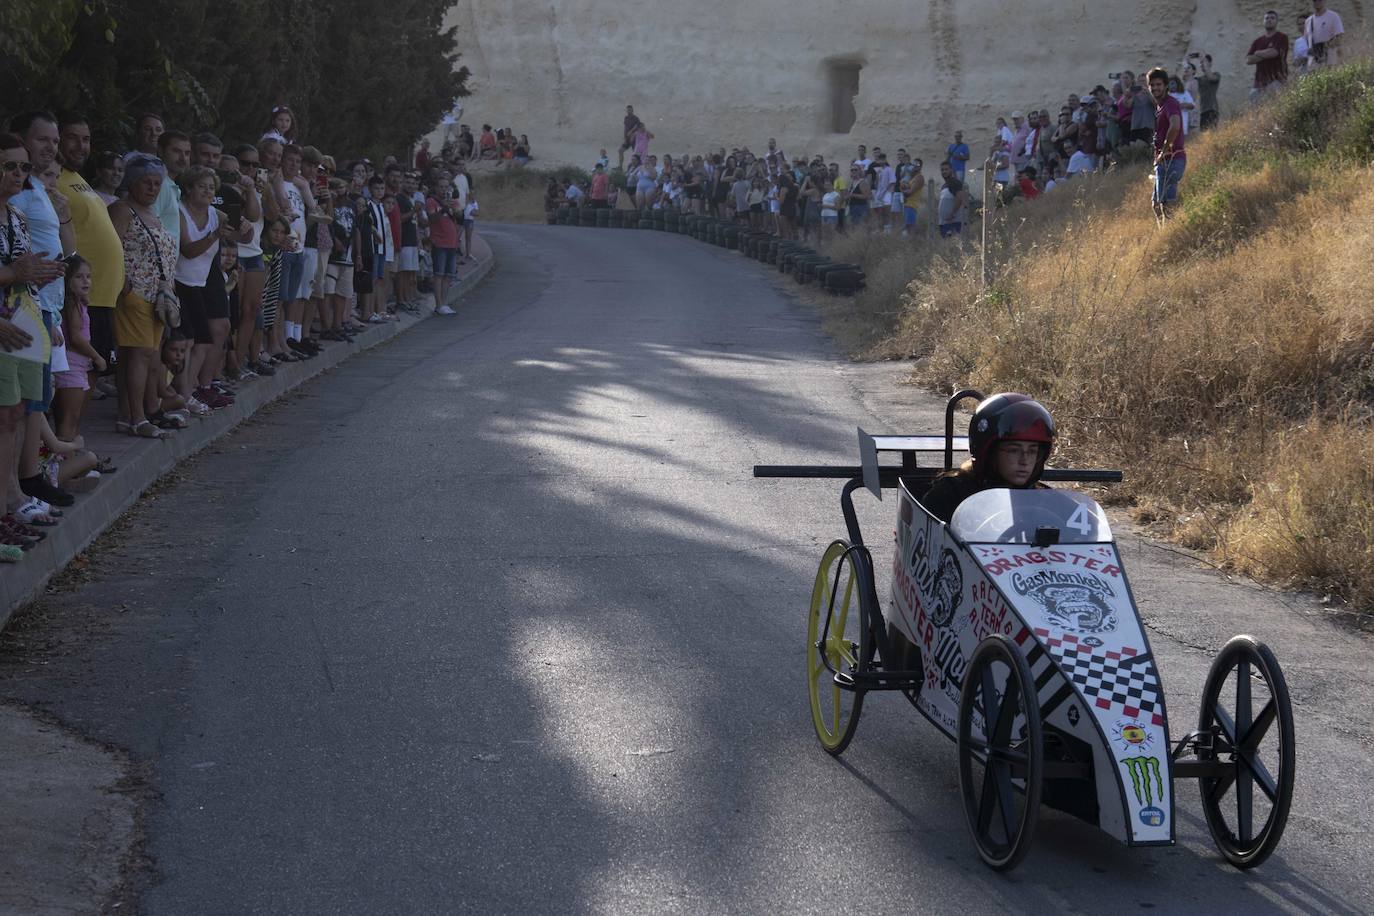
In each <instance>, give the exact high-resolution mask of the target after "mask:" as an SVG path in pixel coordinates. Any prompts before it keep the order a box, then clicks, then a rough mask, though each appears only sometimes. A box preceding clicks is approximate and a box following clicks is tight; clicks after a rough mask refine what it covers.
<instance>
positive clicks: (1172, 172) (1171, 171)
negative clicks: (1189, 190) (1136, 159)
mask: <svg viewBox="0 0 1374 916" xmlns="http://www.w3.org/2000/svg"><path fill="white" fill-rule="evenodd" d="M1187 164H1188V161H1187V160H1186V159H1170V160H1169V161H1168V162H1166V163H1164V164H1163V165H1157V166H1155V190H1154V194H1153V195H1151V198H1150V199H1151V200H1152V201H1153V202H1154V203H1157V204H1161V203H1167V204H1171V203H1173V202H1174V201H1176V200H1178V183H1179V182H1180V181H1181V180H1183V169H1184V167H1185V166H1187Z"/></svg>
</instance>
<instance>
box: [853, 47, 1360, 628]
mask: <svg viewBox="0 0 1374 916" xmlns="http://www.w3.org/2000/svg"><path fill="white" fill-rule="evenodd" d="M1371 87H1374V65H1371V64H1368V63H1364V64H1356V65H1352V66H1350V67H1346V68H1343V69H1342V70H1341V71H1334V72H1331V73H1329V74H1323V75H1321V76H1320V77H1309V78H1307V79H1304V80H1303V81H1302V83H1301V84H1299V87H1298V88H1297V89H1295V90H1294V91H1292V92H1290V93H1288V94H1287V95H1286V96H1284V97H1281V98H1280V99H1278V100H1276V102H1275V104H1273V105H1272V106H1270V107H1268V108H1266V109H1264V110H1262V111H1259V112H1256V113H1254V114H1252V115H1251V116H1249V117H1247V118H1243V119H1240V120H1238V121H1236V122H1234V123H1232V124H1230V125H1228V126H1227V127H1226V128H1224V129H1223V130H1221V131H1219V132H1217V133H1215V134H1213V135H1212V136H1210V137H1207V138H1205V139H1202V140H1201V141H1200V142H1197V143H1195V144H1192V145H1190V148H1189V175H1188V177H1187V178H1186V179H1185V182H1184V186H1183V191H1182V197H1183V204H1182V207H1181V210H1180V212H1179V214H1178V215H1177V217H1176V218H1175V219H1173V220H1172V221H1170V223H1169V224H1168V225H1166V226H1165V227H1163V228H1159V227H1157V226H1156V224H1155V221H1154V218H1153V215H1152V214H1151V211H1150V204H1149V187H1148V183H1147V168H1146V164H1145V163H1133V164H1130V165H1126V166H1123V167H1122V168H1121V169H1119V170H1118V171H1117V172H1116V173H1115V174H1109V175H1104V176H1100V177H1097V178H1094V179H1090V180H1089V181H1088V182H1085V183H1084V184H1083V185H1079V186H1074V187H1072V190H1073V192H1074V193H1072V194H1069V193H1061V192H1060V191H1056V192H1055V193H1054V194H1052V195H1049V196H1048V197H1047V198H1045V199H1042V200H1041V201H1036V202H1032V203H1030V204H1019V205H1015V206H1013V207H1012V208H1010V209H1008V210H1006V211H1003V212H1001V213H1000V214H999V225H998V226H997V229H996V233H995V238H996V239H997V245H996V252H995V255H996V256H995V258H994V261H995V262H996V263H995V264H994V270H993V273H992V281H991V283H990V284H989V285H988V287H987V288H986V289H984V288H983V286H982V282H981V272H980V270H979V258H978V252H977V250H976V249H973V250H972V253H965V254H962V255H961V254H960V253H959V251H958V249H957V248H956V247H953V246H944V256H939V255H930V256H927V257H926V258H925V260H924V262H921V263H918V264H917V270H915V271H908V272H907V273H908V276H910V275H915V276H916V279H915V280H913V281H911V282H910V283H909V284H907V285H906V287H905V290H904V292H903V293H902V294H901V296H900V305H899V307H898V308H897V309H896V310H895V311H894V310H892V309H891V308H890V306H885V305H874V306H869V307H867V308H865V309H864V311H863V312H861V313H860V315H861V316H862V315H867V316H871V317H872V319H873V320H875V321H882V320H884V319H886V318H887V317H888V316H889V315H892V316H893V318H894V320H893V322H892V323H891V324H887V325H884V327H883V328H882V329H880V330H879V331H874V332H871V333H870V335H869V336H870V337H871V338H879V337H881V336H882V334H881V333H880V332H881V331H891V336H890V338H889V339H888V340H887V342H886V343H885V344H884V346H886V347H887V348H888V349H889V351H890V352H892V353H900V354H903V355H915V356H918V357H920V358H921V359H920V362H919V363H918V370H917V379H918V380H919V381H921V382H923V383H925V384H928V385H931V386H934V387H938V388H941V389H944V390H949V389H950V388H953V387H959V386H962V385H965V384H970V383H971V384H973V385H975V386H977V387H980V388H983V389H984V390H1008V389H1011V390H1024V391H1030V392H1034V393H1036V394H1037V395H1038V396H1039V397H1041V398H1043V399H1044V400H1046V402H1047V403H1049V404H1050V405H1052V408H1053V409H1054V411H1055V413H1056V416H1057V417H1059V418H1060V419H1061V421H1062V427H1063V431H1064V441H1063V451H1064V453H1065V455H1066V458H1067V460H1071V461H1074V462H1084V463H1088V462H1091V463H1102V464H1112V465H1117V466H1121V467H1123V468H1124V469H1125V470H1126V471H1127V478H1128V480H1129V481H1130V483H1129V484H1128V486H1127V487H1126V489H1125V496H1126V497H1127V498H1129V499H1131V500H1133V501H1135V502H1136V503H1137V504H1138V505H1140V506H1142V507H1143V511H1144V512H1145V513H1146V514H1148V515H1150V516H1152V517H1155V518H1163V519H1166V520H1169V521H1172V522H1173V530H1174V533H1175V534H1176V535H1177V536H1179V537H1180V538H1181V539H1182V540H1184V541H1186V542H1189V543H1191V544H1193V545H1196V546H1202V547H1206V548H1210V549H1212V550H1214V551H1216V554H1217V555H1218V556H1219V557H1220V558H1221V559H1222V560H1223V561H1225V562H1228V563H1231V564H1233V565H1235V566H1237V567H1239V568H1243V569H1245V570H1247V571H1250V572H1253V573H1257V574H1260V575H1263V576H1269V577H1273V578H1276V579H1283V580H1287V581H1296V582H1303V583H1308V584H1312V585H1317V586H1320V587H1321V588H1323V589H1326V590H1329V591H1331V592H1333V593H1337V594H1342V595H1345V596H1348V597H1350V598H1351V599H1352V600H1354V601H1356V602H1358V603H1359V604H1360V605H1361V606H1362V607H1364V608H1374V562H1371V556H1372V552H1374V433H1371V429H1370V415H1371V411H1370V405H1371V403H1374V355H1371V354H1374V259H1371V258H1370V256H1369V252H1370V251H1371V250H1374V168H1371V167H1370V165H1369V163H1368V162H1367V158H1368V156H1369V154H1370V151H1371V147H1374V129H1371V128H1374V88H1371ZM895 269H896V268H894V270H895ZM899 274H900V271H897V275H899ZM870 276H871V277H874V276H881V277H883V278H884V279H883V281H882V284H881V286H882V290H881V293H878V292H877V291H872V292H874V293H875V295H880V296H884V297H885V296H889V295H891V288H892V286H893V285H894V282H895V281H894V280H893V279H892V277H893V274H889V273H887V272H885V271H884V267H883V265H875V266H874V267H873V268H871V269H870ZM877 285H878V284H875V286H877ZM856 320H857V319H856ZM893 328H895V330H891V329H893ZM850 336H853V335H850ZM842 339H843V337H842ZM1314 436H1320V437H1321V440H1322V441H1321V442H1315V441H1313V437H1314ZM1352 516H1358V517H1357V518H1356V517H1352Z"/></svg>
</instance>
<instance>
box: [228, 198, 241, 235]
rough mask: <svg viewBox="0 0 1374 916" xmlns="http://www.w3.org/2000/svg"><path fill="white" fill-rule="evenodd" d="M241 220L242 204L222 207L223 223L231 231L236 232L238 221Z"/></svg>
mask: <svg viewBox="0 0 1374 916" xmlns="http://www.w3.org/2000/svg"><path fill="white" fill-rule="evenodd" d="M242 219H243V204H229V203H226V204H225V205H224V222H225V225H227V226H228V227H229V228H231V229H235V230H237V229H238V227H239V223H240V221H242Z"/></svg>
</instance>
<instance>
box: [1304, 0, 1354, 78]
mask: <svg viewBox="0 0 1374 916" xmlns="http://www.w3.org/2000/svg"><path fill="white" fill-rule="evenodd" d="M1302 34H1303V37H1304V38H1306V39H1307V48H1308V53H1309V54H1310V53H1311V48H1312V46H1313V45H1318V44H1322V43H1324V42H1328V41H1330V40H1331V39H1333V38H1336V37H1339V36H1341V35H1344V34H1345V26H1344V25H1343V24H1342V23H1341V17H1340V14H1339V13H1337V12H1336V11H1335V10H1327V11H1326V12H1324V13H1322V14H1321V15H1320V16H1318V15H1317V14H1315V13H1313V14H1312V15H1311V16H1308V17H1307V24H1306V25H1304V26H1303V29H1302ZM1326 63H1327V65H1328V66H1332V67H1334V66H1335V65H1336V64H1338V63H1340V61H1338V60H1337V59H1336V49H1335V48H1327V49H1326Z"/></svg>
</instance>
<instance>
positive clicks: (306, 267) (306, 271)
mask: <svg viewBox="0 0 1374 916" xmlns="http://www.w3.org/2000/svg"><path fill="white" fill-rule="evenodd" d="M301 255H302V257H301V283H300V286H298V287H296V290H295V295H293V296H292V297H291V298H293V299H309V298H310V291H311V289H312V288H313V287H314V285H315V271H316V270H317V269H318V268H319V264H320V256H319V252H318V251H317V250H316V249H314V248H306V249H303V250H302V251H301Z"/></svg>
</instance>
